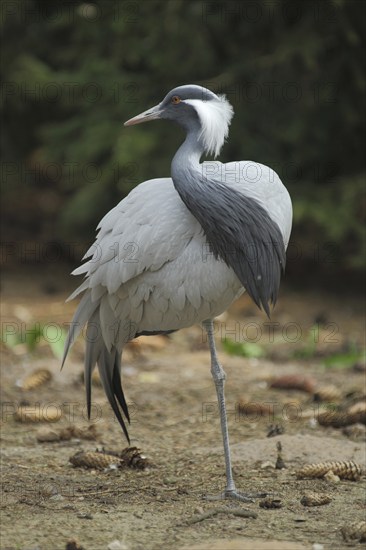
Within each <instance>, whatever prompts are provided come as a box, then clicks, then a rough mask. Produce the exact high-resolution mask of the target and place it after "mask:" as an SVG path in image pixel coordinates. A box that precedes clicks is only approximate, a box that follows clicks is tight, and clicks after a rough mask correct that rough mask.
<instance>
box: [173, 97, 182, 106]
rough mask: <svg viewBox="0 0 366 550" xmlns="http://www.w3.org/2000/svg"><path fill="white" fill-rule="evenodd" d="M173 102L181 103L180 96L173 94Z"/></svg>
mask: <svg viewBox="0 0 366 550" xmlns="http://www.w3.org/2000/svg"><path fill="white" fill-rule="evenodd" d="M172 103H174V105H177V104H178V103H180V97H178V96H177V95H173V97H172Z"/></svg>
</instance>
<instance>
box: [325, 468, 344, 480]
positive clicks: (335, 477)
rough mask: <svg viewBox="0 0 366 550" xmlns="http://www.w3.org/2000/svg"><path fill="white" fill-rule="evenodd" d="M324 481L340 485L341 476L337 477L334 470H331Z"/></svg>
mask: <svg viewBox="0 0 366 550" xmlns="http://www.w3.org/2000/svg"><path fill="white" fill-rule="evenodd" d="M324 479H325V480H326V481H328V483H339V482H340V481H341V479H340V477H339V476H336V475H335V474H334V473H333V472H332V470H329V472H327V473H326V474H324Z"/></svg>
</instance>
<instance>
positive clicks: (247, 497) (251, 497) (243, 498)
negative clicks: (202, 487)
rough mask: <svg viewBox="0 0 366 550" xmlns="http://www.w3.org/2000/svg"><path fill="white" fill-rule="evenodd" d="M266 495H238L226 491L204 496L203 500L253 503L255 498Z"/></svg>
mask: <svg viewBox="0 0 366 550" xmlns="http://www.w3.org/2000/svg"><path fill="white" fill-rule="evenodd" d="M266 496H268V493H239V492H238V491H236V490H226V491H224V492H223V493H219V494H218V495H205V496H204V497H203V498H204V500H224V499H233V500H240V501H241V502H254V499H255V498H265V497H266Z"/></svg>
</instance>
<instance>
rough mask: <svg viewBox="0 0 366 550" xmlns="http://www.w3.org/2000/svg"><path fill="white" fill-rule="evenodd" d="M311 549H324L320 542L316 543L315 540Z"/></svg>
mask: <svg viewBox="0 0 366 550" xmlns="http://www.w3.org/2000/svg"><path fill="white" fill-rule="evenodd" d="M311 550H324V546H323V545H322V544H318V543H317V542H315V543H314V544H313V546H312V547H311Z"/></svg>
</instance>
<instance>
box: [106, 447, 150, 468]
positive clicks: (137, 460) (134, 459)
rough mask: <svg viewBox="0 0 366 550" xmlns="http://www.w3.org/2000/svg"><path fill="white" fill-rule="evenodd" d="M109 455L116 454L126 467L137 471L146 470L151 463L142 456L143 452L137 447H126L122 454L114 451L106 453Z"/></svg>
mask: <svg viewBox="0 0 366 550" xmlns="http://www.w3.org/2000/svg"><path fill="white" fill-rule="evenodd" d="M105 452H106V453H109V454H114V455H116V456H118V457H119V458H120V460H121V461H122V463H123V465H124V466H127V467H128V468H135V469H136V470H145V468H147V467H148V466H150V463H149V461H148V459H147V458H146V456H145V455H143V454H141V450H140V449H138V448H137V447H126V448H125V449H123V450H122V451H121V452H120V453H115V452H113V451H105Z"/></svg>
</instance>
